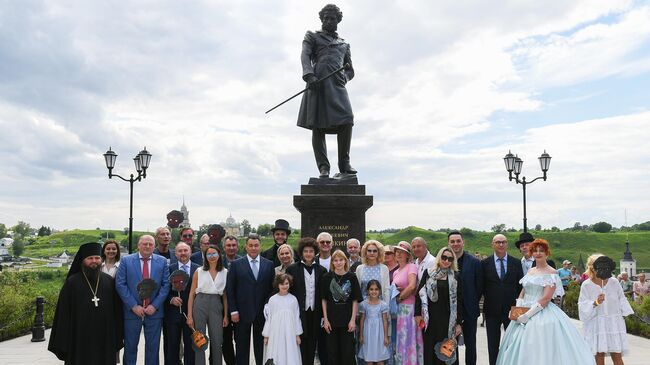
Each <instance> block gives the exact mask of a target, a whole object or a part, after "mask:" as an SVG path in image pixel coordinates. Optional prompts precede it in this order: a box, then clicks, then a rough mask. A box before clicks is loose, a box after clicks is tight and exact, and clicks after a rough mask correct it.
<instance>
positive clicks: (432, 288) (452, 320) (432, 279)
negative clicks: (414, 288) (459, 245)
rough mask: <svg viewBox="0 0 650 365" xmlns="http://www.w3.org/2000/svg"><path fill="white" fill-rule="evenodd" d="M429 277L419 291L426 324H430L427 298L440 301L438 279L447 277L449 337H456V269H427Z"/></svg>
mask: <svg viewBox="0 0 650 365" xmlns="http://www.w3.org/2000/svg"><path fill="white" fill-rule="evenodd" d="M427 271H428V274H429V277H428V278H427V281H426V283H425V284H424V286H423V287H422V289H420V291H419V292H418V295H419V296H420V300H421V301H422V317H423V318H424V323H425V325H428V324H429V310H428V308H429V306H428V305H427V300H430V301H432V302H434V303H435V302H437V301H438V280H440V279H441V278H443V277H445V276H446V277H447V282H448V283H449V326H448V331H447V332H448V333H447V334H448V337H449V338H454V337H455V336H454V327H456V317H457V313H456V309H457V299H458V282H457V281H456V277H455V276H454V270H452V269H451V268H448V269H442V268H439V269H437V270H436V269H434V268H429V269H427Z"/></svg>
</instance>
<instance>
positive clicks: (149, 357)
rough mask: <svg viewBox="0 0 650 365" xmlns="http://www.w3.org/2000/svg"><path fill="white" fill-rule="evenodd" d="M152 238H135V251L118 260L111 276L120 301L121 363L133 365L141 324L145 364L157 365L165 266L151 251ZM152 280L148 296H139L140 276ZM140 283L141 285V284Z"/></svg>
mask: <svg viewBox="0 0 650 365" xmlns="http://www.w3.org/2000/svg"><path fill="white" fill-rule="evenodd" d="M153 249H154V238H153V236H150V235H148V234H146V235H144V236H142V237H140V239H139V240H138V250H139V252H136V253H134V254H131V255H128V256H125V257H124V258H122V259H121V260H120V267H119V268H118V269H117V274H116V275H115V290H116V291H117V294H119V296H120V298H121V299H122V303H123V306H122V308H123V313H124V362H123V363H124V365H135V363H136V359H137V357H138V342H140V331H142V328H143V327H144V340H145V347H144V349H145V355H144V363H145V364H146V365H158V363H159V358H158V355H159V353H160V329H161V327H162V320H163V313H164V312H165V308H164V302H165V300H166V299H167V295H168V294H169V266H168V265H167V260H165V258H164V257H162V256H159V255H154V254H153ZM147 278H148V279H151V280H153V281H155V283H156V288H155V290H154V291H153V293H152V294H151V297H150V299H144V300H142V299H140V296H139V293H138V289H139V288H138V284H139V283H140V282H141V281H142V280H143V279H147ZM143 286H144V285H143Z"/></svg>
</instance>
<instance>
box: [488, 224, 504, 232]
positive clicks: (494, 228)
mask: <svg viewBox="0 0 650 365" xmlns="http://www.w3.org/2000/svg"><path fill="white" fill-rule="evenodd" d="M505 229H506V224H505V223H500V224H495V225H493V226H492V228H491V230H492V232H494V233H501V232H503V231H505Z"/></svg>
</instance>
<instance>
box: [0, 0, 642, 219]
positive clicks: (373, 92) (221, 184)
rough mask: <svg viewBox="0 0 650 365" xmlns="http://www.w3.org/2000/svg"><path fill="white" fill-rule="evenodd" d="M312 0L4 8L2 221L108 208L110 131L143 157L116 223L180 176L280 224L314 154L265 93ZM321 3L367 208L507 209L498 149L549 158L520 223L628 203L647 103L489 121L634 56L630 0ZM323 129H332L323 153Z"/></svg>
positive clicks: (218, 208)
mask: <svg viewBox="0 0 650 365" xmlns="http://www.w3.org/2000/svg"><path fill="white" fill-rule="evenodd" d="M321 6H322V4H314V3H311V2H295V1H283V2H274V3H261V2H236V3H232V2H217V3H211V2H201V1H195V2H185V3H183V4H180V3H177V2H162V3H161V2H138V3H133V4H128V5H122V6H116V5H115V4H112V3H103V2H95V1H81V2H73V3H72V4H69V3H66V4H63V5H61V4H58V3H53V2H40V1H25V2H20V3H16V4H14V5H13V7H11V6H7V7H6V9H3V10H4V11H3V13H2V14H0V62H1V63H2V64H3V69H2V70H0V79H1V80H2V81H3V82H2V83H0V85H1V86H0V128H1V129H2V133H1V134H0V157H1V158H2V160H3V164H2V165H0V184H1V186H3V190H2V193H1V194H2V195H0V197H2V199H0V211H2V212H3V213H2V216H0V217H1V220H2V221H4V222H5V223H8V224H13V223H14V222H15V221H17V220H18V219H22V220H25V221H28V222H32V223H33V224H35V225H40V224H45V225H50V226H55V227H58V228H71V227H91V228H94V227H95V226H97V225H99V226H102V227H111V228H122V227H123V226H125V225H126V223H127V217H126V214H127V213H128V206H127V204H128V184H126V183H122V182H115V181H111V180H108V179H106V169H105V167H104V165H103V159H102V157H101V154H102V153H103V152H104V151H105V150H106V149H107V148H108V146H112V147H113V149H114V150H115V151H117V153H118V154H119V155H120V156H119V157H118V164H117V166H116V171H115V172H117V173H122V174H128V172H129V171H131V170H132V169H133V168H132V166H133V165H132V162H131V157H130V156H132V155H135V154H136V153H137V152H138V151H139V150H140V149H142V147H143V146H146V147H147V149H148V150H149V151H150V152H151V153H152V154H153V159H152V162H151V168H150V171H149V174H148V177H147V179H146V180H145V181H143V182H140V183H136V186H135V189H136V191H135V203H136V205H135V211H134V215H135V217H136V219H135V224H136V228H138V229H144V228H155V226H157V225H158V224H162V222H161V221H162V217H163V215H164V214H165V213H166V212H167V211H169V210H171V209H174V208H177V207H178V206H179V205H180V201H181V199H182V196H183V195H184V196H185V197H186V200H187V203H188V207H189V208H190V211H191V213H190V214H191V218H192V221H193V223H194V222H196V223H195V224H200V223H207V222H215V221H219V220H222V219H224V218H225V217H226V216H227V214H228V213H229V212H232V213H233V215H234V216H235V217H236V218H238V219H241V218H248V219H249V220H250V221H252V222H253V224H259V223H263V222H271V221H273V220H274V219H275V218H277V217H280V216H282V217H287V218H289V219H290V221H291V222H292V225H294V226H298V225H299V224H298V221H299V214H298V213H297V212H296V211H295V209H294V208H293V206H292V195H293V194H298V193H299V185H300V184H304V183H306V182H307V179H308V176H309V175H313V174H315V172H316V171H315V167H314V166H313V165H314V162H313V155H312V151H311V146H310V133H309V131H307V130H304V129H301V128H298V127H296V126H295V123H296V114H297V109H298V105H299V102H300V100H299V98H297V99H296V100H293V101H291V102H289V103H288V104H286V105H284V106H283V107H281V108H279V109H277V110H276V111H274V112H272V113H271V114H269V115H265V114H264V111H265V110H267V109H268V108H270V107H271V106H273V105H275V104H276V103H278V102H280V101H282V100H283V99H284V98H286V97H287V96H289V95H291V94H293V93H295V92H296V91H298V90H300V88H302V87H303V86H304V84H303V83H302V81H301V80H300V64H299V50H300V42H301V40H302V37H303V35H304V32H305V30H306V29H314V28H315V27H316V26H317V25H318V18H317V12H318V10H319V9H320V7H321ZM339 6H341V8H342V9H343V12H344V20H343V23H341V25H340V31H341V34H342V36H343V37H345V38H346V39H348V40H349V41H350V42H351V45H352V55H353V61H354V65H355V69H356V71H357V75H356V77H355V79H354V80H352V81H351V82H350V84H348V89H349V92H350V95H351V99H352V104H353V108H354V111H355V116H356V121H357V123H356V125H355V132H354V142H353V148H352V159H353V160H352V162H353V165H354V166H355V167H357V168H358V169H359V170H360V171H361V172H360V175H359V179H360V180H361V182H362V183H365V184H367V191H368V192H369V193H370V194H373V195H374V196H375V207H373V208H371V210H370V211H369V212H368V224H369V227H370V228H382V227H397V226H405V225H421V226H424V227H432V228H433V227H438V226H449V227H460V226H468V227H474V228H489V227H490V226H491V225H492V224H495V223H498V222H502V221H503V222H504V223H507V224H508V225H512V226H519V224H520V223H519V222H520V211H521V207H520V204H521V202H520V195H521V190H520V187H517V186H514V184H512V183H509V182H508V181H507V178H506V176H505V173H504V169H503V164H502V161H501V157H502V156H503V154H505V153H506V152H507V149H508V148H513V149H515V148H516V149H518V150H519V151H520V152H521V153H523V154H524V155H525V157H526V166H525V169H526V171H531V175H532V174H533V172H532V171H536V170H537V165H536V164H537V163H536V160H535V158H536V156H537V155H539V153H541V151H542V150H543V149H544V148H546V149H548V151H549V153H551V155H552V156H553V157H554V159H553V163H552V167H551V172H550V175H549V181H547V182H543V183H542V182H538V183H535V185H533V186H531V191H530V201H531V206H530V209H529V215H530V216H531V223H532V217H535V219H539V222H540V223H541V224H543V225H544V226H548V225H559V226H566V225H570V224H572V223H573V221H576V220H581V221H584V222H589V221H590V219H592V218H593V219H599V220H600V218H595V217H599V216H606V215H609V216H608V217H611V220H612V221H616V220H617V219H618V220H619V222H618V224H619V225H620V224H622V223H621V222H620V219H619V218H617V217H616V216H615V215H616V214H615V213H612V212H616V211H618V210H619V209H621V207H622V206H628V207H629V208H630V209H629V211H633V210H636V211H638V212H639V217H644V216H645V217H647V216H648V211H647V208H645V206H648V204H647V203H648V202H647V201H644V200H643V199H639V196H642V195H643V193H642V190H641V189H640V187H639V185H638V181H647V177H648V176H647V174H646V173H645V172H644V171H646V170H647V169H645V170H643V169H639V168H638V166H642V165H643V164H647V161H648V157H649V156H647V149H643V148H642V146H643V143H642V141H644V139H643V138H645V140H647V137H648V136H647V134H646V132H645V130H649V129H648V128H647V127H648V125H647V119H648V115H647V113H646V112H644V110H648V107H649V105H648V104H647V103H646V104H641V105H638V106H637V108H638V109H637V110H636V111H635V112H631V111H630V110H627V109H626V110H617V111H614V112H613V113H612V114H607V115H602V116H601V117H596V118H591V117H590V118H579V117H578V118H576V117H572V118H567V117H563V116H560V117H558V118H556V119H555V120H563V121H564V123H563V124H561V125H554V124H551V122H545V123H544V124H541V125H532V126H530V125H526V126H523V127H522V126H519V125H515V124H514V123H513V122H511V121H509V120H508V118H507V117H505V118H504V119H503V120H495V115H497V114H506V115H517V114H525V113H528V114H530V115H534V114H535V113H538V112H542V111H543V112H548V110H553V109H552V108H553V107H554V105H553V104H545V103H543V102H542V100H546V99H545V98H544V96H545V95H546V93H547V92H548V90H549V88H572V87H577V86H581V85H584V83H587V82H591V81H594V80H603V79H604V78H606V77H627V78H628V79H629V82H633V81H634V78H631V77H629V76H637V77H638V76H647V74H648V71H649V67H650V66H648V64H650V62H648V60H647V57H648V53H647V45H648V39H650V28H648V24H650V22H648V20H649V19H648V17H649V10H648V7H647V6H644V5H643V4H640V3H637V2H633V1H578V2H571V3H567V2H563V1H555V2H546V3H539V2H532V1H531V2H522V1H515V2H506V3H499V4H488V3H484V2H475V1H461V2H453V3H451V2H445V3H439V2H397V3H391V4H383V5H382V6H378V5H377V3H376V2H372V1H354V2H352V1H347V2H342V3H340V4H339ZM594 93H595V94H598V93H597V92H594V91H591V93H590V94H589V95H587V96H586V95H576V96H575V97H574V100H586V101H588V100H589V99H588V98H589V97H590V96H591V95H594ZM620 97H621V98H624V97H625V95H621V96H620ZM586 101H585V102H586ZM639 110H640V111H639ZM635 113H636V114H635ZM616 115H618V117H616ZM609 116H613V117H611V118H605V117H609ZM582 119H589V120H585V121H582ZM499 128H506V129H508V128H509V131H508V135H507V136H501V135H500V134H499V133H502V129H499ZM482 139H487V140H489V141H490V142H492V141H494V143H491V144H487V143H486V142H485V141H484V140H482ZM605 139H607V141H603V140H605ZM512 140H521V141H524V142H522V143H520V144H518V145H509V144H508V142H506V141H512ZM486 145H490V146H491V147H489V148H486V147H485V146H486ZM335 146H336V143H335V140H333V139H331V140H330V151H331V152H330V153H331V155H332V156H335V153H334V152H335V148H336V147H335ZM567 161H570V164H568V163H567ZM595 161H597V163H596V162H595ZM621 176H624V177H625V178H621ZM612 191H615V192H616V193H611V192H612ZM595 201H597V202H598V203H595ZM644 204H645V205H644ZM630 217H632V215H630ZM640 220H647V218H645V219H642V218H640ZM630 222H632V221H631V220H630ZM535 223H537V222H535Z"/></svg>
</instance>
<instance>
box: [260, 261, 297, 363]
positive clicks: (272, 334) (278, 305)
mask: <svg viewBox="0 0 650 365" xmlns="http://www.w3.org/2000/svg"><path fill="white" fill-rule="evenodd" d="M292 282H293V278H292V277H291V275H289V274H285V273H279V274H277V275H276V276H275V280H274V282H273V285H274V286H275V287H276V288H278V293H277V294H275V295H273V296H272V297H271V298H270V299H269V302H268V303H267V304H266V305H265V306H264V316H265V317H266V322H265V323H264V329H263V330H262V336H264V363H266V362H267V361H268V360H269V359H273V364H274V365H294V364H300V363H301V361H302V360H301V357H300V335H301V334H302V323H301V322H300V308H299V307H298V300H297V299H296V297H294V296H293V295H291V294H290V293H289V288H290V287H291V284H292Z"/></svg>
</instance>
